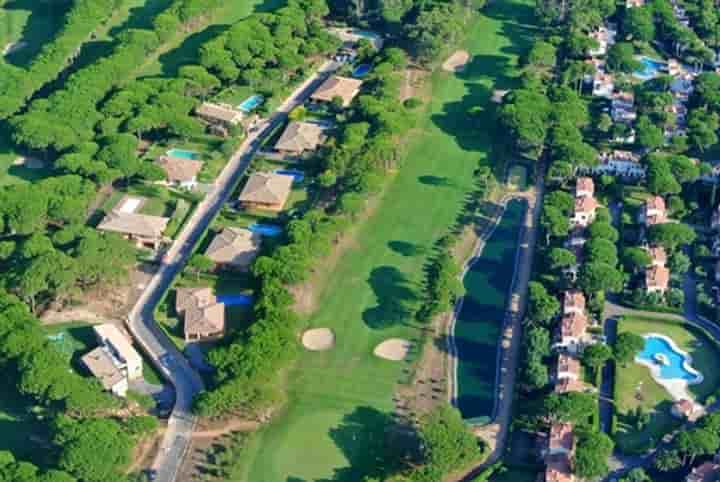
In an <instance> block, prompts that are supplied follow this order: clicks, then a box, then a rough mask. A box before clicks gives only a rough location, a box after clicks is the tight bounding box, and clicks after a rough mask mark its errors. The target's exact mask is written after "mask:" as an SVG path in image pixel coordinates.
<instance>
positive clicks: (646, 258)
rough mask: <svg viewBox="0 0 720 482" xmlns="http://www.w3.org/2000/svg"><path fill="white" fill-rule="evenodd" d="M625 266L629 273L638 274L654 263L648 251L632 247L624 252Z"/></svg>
mask: <svg viewBox="0 0 720 482" xmlns="http://www.w3.org/2000/svg"><path fill="white" fill-rule="evenodd" d="M622 260H623V266H625V269H626V270H628V271H631V272H633V273H638V272H639V271H640V270H642V269H644V268H645V267H646V266H649V265H650V263H652V258H651V257H650V253H648V251H647V250H646V249H643V248H638V247H636V246H631V247H628V248H625V249H624V250H623V252H622Z"/></svg>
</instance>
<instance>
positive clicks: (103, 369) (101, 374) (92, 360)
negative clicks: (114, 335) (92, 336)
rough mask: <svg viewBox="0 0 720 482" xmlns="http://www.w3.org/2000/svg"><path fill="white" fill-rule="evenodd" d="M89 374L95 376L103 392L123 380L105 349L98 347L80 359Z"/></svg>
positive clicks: (123, 376)
mask: <svg viewBox="0 0 720 482" xmlns="http://www.w3.org/2000/svg"><path fill="white" fill-rule="evenodd" d="M81 360H82V362H83V363H84V364H85V366H86V367H87V368H88V370H90V373H92V374H93V376H95V378H97V379H98V380H100V383H101V384H102V386H103V388H105V390H112V388H113V387H114V386H115V385H117V384H118V383H120V382H122V381H123V380H125V375H123V373H122V371H120V369H119V368H118V367H116V366H115V364H114V363H113V359H112V356H110V354H109V353H108V352H107V349H106V348H105V347H102V346H99V347H97V348H95V349H94V350H92V351H90V352H88V353H86V354H85V355H83V356H82V358H81Z"/></svg>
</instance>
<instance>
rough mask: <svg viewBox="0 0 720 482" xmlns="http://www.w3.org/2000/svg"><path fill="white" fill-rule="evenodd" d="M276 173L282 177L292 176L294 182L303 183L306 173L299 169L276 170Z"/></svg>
mask: <svg viewBox="0 0 720 482" xmlns="http://www.w3.org/2000/svg"><path fill="white" fill-rule="evenodd" d="M274 172H275V174H280V175H281V176H290V177H292V178H293V181H294V182H302V180H303V179H305V173H304V172H302V171H298V170H297V169H275V171H274Z"/></svg>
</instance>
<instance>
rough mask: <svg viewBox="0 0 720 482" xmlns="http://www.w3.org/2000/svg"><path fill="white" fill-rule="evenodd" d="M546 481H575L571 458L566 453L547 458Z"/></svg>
mask: <svg viewBox="0 0 720 482" xmlns="http://www.w3.org/2000/svg"><path fill="white" fill-rule="evenodd" d="M545 482H575V475H574V474H573V473H572V469H571V466H570V458H569V457H568V456H567V455H565V454H560V455H553V456H550V457H546V459H545Z"/></svg>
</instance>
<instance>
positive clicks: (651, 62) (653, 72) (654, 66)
mask: <svg viewBox="0 0 720 482" xmlns="http://www.w3.org/2000/svg"><path fill="white" fill-rule="evenodd" d="M640 63H641V64H642V69H641V70H636V71H635V72H634V74H633V75H635V77H639V78H641V79H652V78H654V77H657V76H658V75H660V72H661V71H663V70H664V69H665V68H667V64H666V63H665V62H661V61H659V60H655V59H651V58H650V57H645V56H643V57H640Z"/></svg>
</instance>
